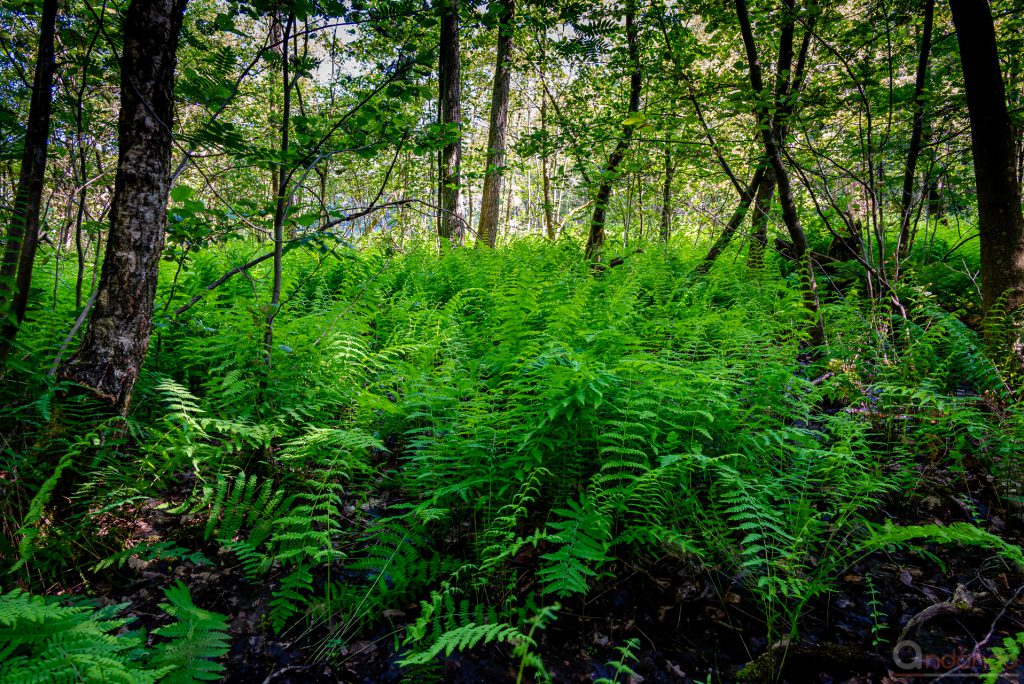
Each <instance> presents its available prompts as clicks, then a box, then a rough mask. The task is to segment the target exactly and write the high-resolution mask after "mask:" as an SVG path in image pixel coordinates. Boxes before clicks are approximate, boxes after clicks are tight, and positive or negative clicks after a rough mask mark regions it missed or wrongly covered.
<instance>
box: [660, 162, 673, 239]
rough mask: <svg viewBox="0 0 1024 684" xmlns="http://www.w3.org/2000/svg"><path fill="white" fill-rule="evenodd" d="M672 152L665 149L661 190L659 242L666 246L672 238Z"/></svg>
mask: <svg viewBox="0 0 1024 684" xmlns="http://www.w3.org/2000/svg"><path fill="white" fill-rule="evenodd" d="M674 171H675V169H674V168H673V167H672V151H671V150H670V149H669V148H667V147H666V148H665V185H664V186H663V187H662V190H661V241H662V242H664V243H665V244H666V245H667V244H668V239H669V238H670V237H671V236H672V176H673V173H674Z"/></svg>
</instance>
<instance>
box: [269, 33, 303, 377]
mask: <svg viewBox="0 0 1024 684" xmlns="http://www.w3.org/2000/svg"><path fill="white" fill-rule="evenodd" d="M294 25H295V17H294V15H289V17H288V20H287V23H286V24H285V26H284V39H283V40H282V42H281V89H282V93H283V101H282V106H281V148H280V149H281V158H282V159H285V158H286V157H287V156H288V147H289V139H288V129H289V127H290V126H291V113H292V108H291V103H292V99H291V93H292V82H291V69H290V66H291V65H290V64H289V62H288V60H289V55H288V38H289V36H290V35H291V31H292V28H293V27H294ZM290 175H291V174H289V173H287V172H286V170H285V168H284V166H281V168H280V169H279V170H278V172H277V174H276V175H275V179H276V181H277V187H276V188H274V194H275V196H276V197H275V200H276V201H275V203H274V280H273V284H272V286H271V290H270V306H269V307H268V308H267V314H266V318H265V321H264V329H263V348H264V354H265V355H266V362H267V365H268V366H269V365H270V359H271V351H270V350H271V347H273V346H274V317H275V316H277V310H278V308H279V307H280V306H281V282H282V279H283V276H284V264H283V260H284V221H285V218H287V216H288V181H289V178H290Z"/></svg>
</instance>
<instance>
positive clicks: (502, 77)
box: [477, 0, 547, 247]
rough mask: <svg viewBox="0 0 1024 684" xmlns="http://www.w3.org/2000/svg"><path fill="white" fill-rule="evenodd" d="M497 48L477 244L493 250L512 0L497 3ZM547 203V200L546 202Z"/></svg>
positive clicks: (512, 28)
mask: <svg viewBox="0 0 1024 684" xmlns="http://www.w3.org/2000/svg"><path fill="white" fill-rule="evenodd" d="M495 6H496V7H499V8H500V12H501V16H500V18H499V19H498V48H497V54H496V56H495V60H494V88H493V92H492V95H491V123H490V128H489V131H488V134H487V172H486V176H485V177H484V188H483V193H482V197H481V199H480V224H479V227H478V228H477V244H479V245H486V246H488V247H494V245H495V242H496V240H497V239H498V209H499V207H498V205H499V200H500V199H501V181H502V176H503V175H504V169H503V167H504V165H505V134H506V130H507V129H508V94H509V85H510V84H511V81H512V36H513V33H514V31H515V24H514V21H515V0H500V2H498V3H496V5H495ZM545 201H547V200H545Z"/></svg>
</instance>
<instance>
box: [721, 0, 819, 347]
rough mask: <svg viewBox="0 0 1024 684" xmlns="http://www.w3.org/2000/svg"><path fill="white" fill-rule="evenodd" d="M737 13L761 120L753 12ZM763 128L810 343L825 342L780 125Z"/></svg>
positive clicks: (784, 90)
mask: <svg viewBox="0 0 1024 684" xmlns="http://www.w3.org/2000/svg"><path fill="white" fill-rule="evenodd" d="M735 3H736V14H737V17H738V18H739V22H740V31H741V33H742V35H743V46H744V49H745V51H746V53H747V65H748V67H749V74H750V85H751V87H752V88H753V89H754V92H755V93H756V95H757V97H758V101H759V103H761V104H759V107H760V112H759V117H758V120H759V122H760V121H766V120H767V111H766V104H767V103H765V97H764V95H766V94H767V91H766V90H765V87H764V80H763V78H762V75H761V63H760V61H759V60H758V57H757V46H756V43H755V42H754V32H753V29H752V28H751V26H750V14H749V13H748V11H747V3H746V0H735ZM784 4H785V5H786V13H785V23H783V26H782V34H781V37H780V38H779V60H778V64H777V67H776V69H777V86H776V91H775V98H776V103H780V102H783V101H784V99H785V98H786V97H787V95H788V93H789V87H788V85H787V81H786V79H787V78H788V77H787V74H788V73H789V72H790V71H791V67H792V64H793V25H794V23H795V16H794V15H795V8H794V2H793V0H785V3H784ZM758 128H760V130H761V142H762V144H763V145H764V151H765V156H767V157H768V161H769V163H770V164H771V167H772V169H773V170H774V171H775V183H776V187H777V188H778V194H779V204H780V205H781V207H782V219H783V221H784V222H785V224H786V229H787V231H788V232H789V239H790V242H792V244H793V256H794V258H795V259H796V261H797V262H798V264H799V266H798V267H799V269H800V271H801V278H800V279H801V284H802V287H801V289H802V290H803V300H804V307H805V308H806V309H807V311H808V313H809V314H810V317H811V326H810V331H809V332H810V343H811V344H812V345H814V346H820V345H822V344H824V343H825V327H824V323H823V321H822V319H821V312H820V306H819V304H818V287H817V283H816V282H815V279H814V265H813V264H812V263H811V259H810V255H809V254H808V243H807V234H806V233H805V232H804V229H803V226H802V225H801V223H800V214H799V212H798V211H797V207H796V201H795V200H794V198H793V188H792V185H791V184H790V181H789V172H788V170H787V169H786V166H785V164H784V163H783V160H782V150H781V149H780V144H781V140H779V139H777V138H776V135H778V130H779V129H780V127H779V126H770V125H759V126H758Z"/></svg>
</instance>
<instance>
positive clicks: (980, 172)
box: [949, 0, 1024, 359]
mask: <svg viewBox="0 0 1024 684" xmlns="http://www.w3.org/2000/svg"><path fill="white" fill-rule="evenodd" d="M949 7H950V9H951V10H952V11H953V23H954V24H955V26H956V35H957V42H958V43H959V45H960V62H961V65H962V67H963V72H964V89H965V92H966V95H967V111H968V114H969V116H970V120H971V149H972V151H973V154H974V178H975V183H976V185H977V195H978V233H979V236H980V238H981V299H982V304H983V305H984V309H985V313H986V314H988V313H990V312H992V311H993V310H994V308H995V307H996V306H997V304H1001V306H1002V308H1003V310H1004V311H1005V313H1006V315H1007V320H1008V321H1011V322H1012V321H1014V320H1015V319H1017V318H1019V316H1018V314H1019V313H1020V312H1019V311H1018V309H1021V307H1022V306H1024V217H1022V215H1021V208H1020V200H1021V197H1020V186H1019V185H1018V184H1017V172H1016V167H1015V162H1016V158H1015V154H1016V150H1015V149H1014V141H1013V129H1012V127H1011V124H1010V115H1009V113H1008V112H1007V107H1006V92H1005V89H1004V86H1003V75H1002V72H1001V71H1000V66H999V54H998V52H997V49H996V33H995V26H994V25H993V22H992V11H991V9H990V8H989V4H988V1H987V0H950V3H949ZM1016 322H1018V323H1019V322H1020V321H1019V320H1017V321H1016ZM1014 344H1015V346H1016V351H1017V355H1018V359H1024V348H1022V347H1021V339H1020V331H1019V329H1018V331H1017V334H1016V340H1015V341H1014Z"/></svg>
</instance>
